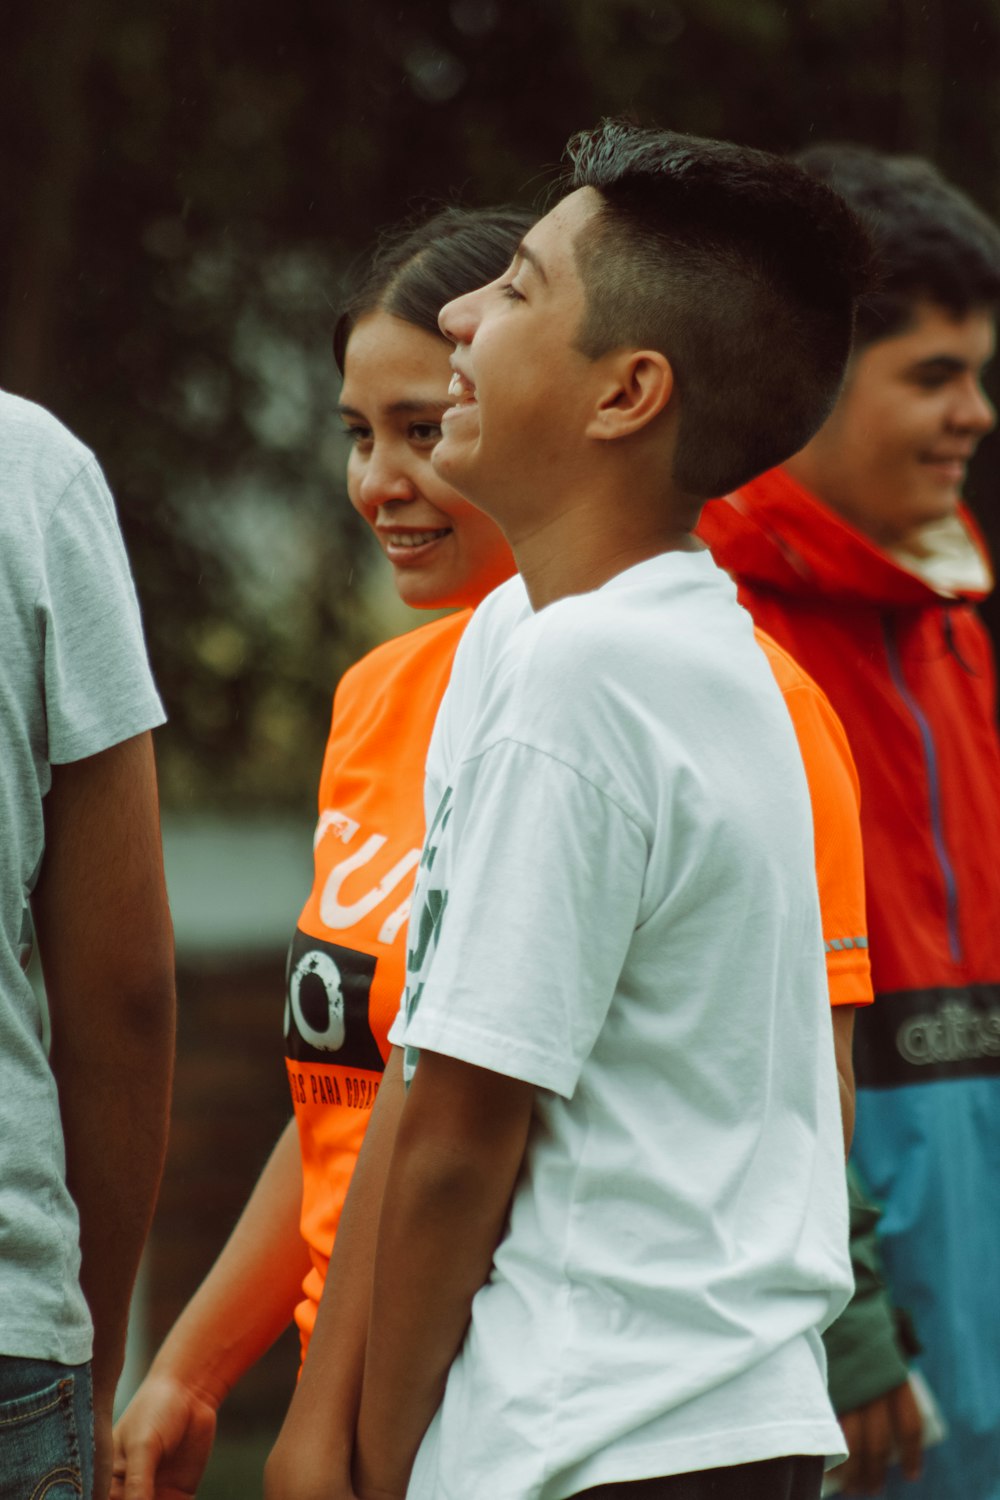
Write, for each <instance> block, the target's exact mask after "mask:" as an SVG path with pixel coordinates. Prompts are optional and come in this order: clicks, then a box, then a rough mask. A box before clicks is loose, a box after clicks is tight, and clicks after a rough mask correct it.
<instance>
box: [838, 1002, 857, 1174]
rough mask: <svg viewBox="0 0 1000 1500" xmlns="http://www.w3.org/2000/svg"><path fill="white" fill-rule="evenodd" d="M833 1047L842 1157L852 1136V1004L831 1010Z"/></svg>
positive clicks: (849, 1147)
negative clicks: (841, 1135)
mask: <svg viewBox="0 0 1000 1500" xmlns="http://www.w3.org/2000/svg"><path fill="white" fill-rule="evenodd" d="M833 1049H834V1055H835V1057H836V1061H837V1088H838V1092H839V1094H840V1119H841V1124H842V1126H843V1130H844V1159H845V1160H846V1159H847V1157H848V1156H849V1155H850V1152H851V1141H852V1140H853V1138H854V1109H855V1104H854V1094H855V1089H854V1006H853V1005H838V1006H835V1007H834V1010H833Z"/></svg>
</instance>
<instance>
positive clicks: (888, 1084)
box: [700, 146, 1000, 1500]
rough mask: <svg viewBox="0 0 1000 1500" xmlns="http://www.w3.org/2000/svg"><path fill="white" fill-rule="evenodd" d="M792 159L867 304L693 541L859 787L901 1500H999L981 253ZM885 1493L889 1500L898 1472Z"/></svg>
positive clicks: (858, 185)
mask: <svg viewBox="0 0 1000 1500" xmlns="http://www.w3.org/2000/svg"><path fill="white" fill-rule="evenodd" d="M801 160H802V164H803V165H805V166H806V167H807V168H808V169H809V170H810V171H812V172H813V173H814V174H815V175H817V176H818V177H821V178H822V179H823V180H825V181H827V182H829V183H830V184H831V185H832V186H834V187H836V188H837V189H838V190H839V191H840V192H841V193H842V194H843V195H844V196H845V197H846V198H847V200H848V202H849V203H850V204H851V206H852V207H853V208H854V209H855V211H856V212H858V213H859V214H860V216H861V217H862V219H863V220H864V222H865V223H866V226H867V227H868V229H869V231H870V233H871V234H872V236H873V239H874V240H875V243H876V248H877V250H878V252H879V255H880V259H881V267H880V269H881V271H882V277H883V279H882V283H881V287H880V290H879V293H878V295H877V296H875V297H874V298H869V299H868V300H867V302H866V303H865V304H863V305H862V308H861V311H860V316H859V322H858V328H857V335H856V341H855V351H854V355H853V357H852V360H851V364H850V365H849V368H848V375H847V380H846V383H845V387H844V390H843V392H842V394H841V397H840V400H839V402H838V403H837V405H836V407H835V409H834V411H833V413H832V414H831V416H830V417H829V419H828V420H827V422H826V423H825V424H824V426H823V427H822V428H821V429H820V431H819V432H818V433H817V435H816V436H815V437H814V438H813V439H812V440H811V442H810V443H809V444H808V445H807V446H806V447H805V448H804V449H803V450H802V451H801V452H800V453H798V454H797V455H796V456H795V457H794V458H792V459H790V460H789V461H788V462H787V463H786V464H785V465H783V466H782V467H781V468H779V469H774V470H772V471H771V472H770V473H768V474H765V475H764V476H762V477H761V478H760V479H758V480H755V481H754V482H753V483H751V484H750V485H747V486H745V487H744V488H743V489H741V490H740V491H738V492H737V493H735V494H733V495H730V496H729V497H728V498H727V499H725V500H720V501H716V502H713V503H712V504H711V505H709V506H708V507H707V508H706V510H705V512H704V515H703V518H702V523H701V527H700V533H701V535H702V536H703V537H704V538H705V540H707V541H708V542H709V544H710V545H711V547H712V549H713V551H714V553H715V556H716V559H717V561H719V562H720V563H722V565H723V566H725V567H727V568H728V569H730V571H731V572H732V573H733V574H734V575H735V576H736V578H737V580H738V583H739V585H740V597H741V600H742V602H743V603H744V604H746V605H747V607H748V608H749V609H750V610H751V612H752V614H753V615H754V618H755V620H756V621H757V623H758V624H759V625H760V626H761V627H762V628H763V629H765V630H767V631H768V632H769V633H770V634H772V635H774V636H775V637H776V638H777V639H778V640H779V641H781V643H782V644H783V645H784V646H786V647H787V648H788V650H789V651H791V653H792V654H793V655H794V656H795V657H796V659H797V660H798V661H799V662H800V663H801V664H802V665H803V666H804V667H805V668H806V670H807V671H808V672H809V673H810V674H811V675H812V676H813V677H815V678H816V680H817V681H818V682H819V683H820V685H821V686H822V687H823V688H824V689H825V691H826V692H827V694H828V695H829V697H830V699H831V702H832V703H833V706H834V708H835V709H836V711H837V713H838V714H839V715H840V718H841V719H842V721H843V723H844V726H845V728H846V729H847V732H848V735H849V738H850V740H851V745H852V749H853V751H854V755H855V758H856V760H857V764H858V771H859V775H860V779H861V788H862V825H863V832H864V839H865V859H866V879H867V890H868V911H869V934H870V942H871V960H872V977H873V981H874V985H875V991H876V1000H877V1002H878V1001H881V1003H876V1005H875V1006H874V1008H873V1010H872V1011H871V1012H870V1013H868V1014H866V1015H864V1016H860V1015H859V1018H858V1034H857V1041H856V1048H855V1065H856V1072H857V1083H858V1112H857V1127H856V1135H855V1148H854V1158H853V1159H854V1161H855V1163H856V1165H857V1166H858V1167H859V1168H860V1170H861V1172H862V1174H863V1176H864V1177H865V1178H866V1180H867V1183H868V1185H869V1187H870V1189H871V1191H872V1193H873V1195H874V1197H875V1198H876V1199H877V1200H880V1201H881V1202H882V1203H883V1204H884V1205H885V1215H884V1218H883V1221H882V1225H881V1242H882V1249H883V1253H884V1258H885V1262H886V1266H887V1270H888V1278H889V1283H890V1287H891V1291H892V1295H893V1299H894V1301H896V1302H897V1303H898V1304H900V1305H901V1306H904V1307H906V1308H907V1309H908V1310H909V1311H910V1312H911V1313H912V1314H913V1317H914V1319H915V1321H916V1325H917V1328H918V1331H919V1335H920V1338H921V1340H922V1342H923V1345H924V1351H923V1354H922V1356H921V1359H920V1362H919V1363H920V1366H921V1368H923V1369H924V1370H926V1373H927V1375H928V1378H929V1380H930V1383H931V1385H932V1387H933V1389H934V1390H935V1392H936V1393H937V1395H938V1397H939V1399H940V1400H941V1403H942V1406H943V1407H944V1414H945V1418H946V1421H947V1425H948V1429H949V1437H948V1439H947V1440H946V1441H945V1442H944V1443H943V1444H942V1445H941V1446H940V1447H935V1448H933V1449H931V1450H929V1451H928V1452H927V1454H926V1457H925V1463H924V1476H923V1479H922V1480H920V1481H918V1482H917V1483H916V1484H915V1485H914V1486H913V1487H908V1488H906V1493H907V1495H908V1496H909V1497H911V1500H915V1497H916V1496H918V1495H923V1496H927V1497H930V1496H933V1497H934V1500H958V1497H959V1496H961V1500H998V1497H1000V1353H998V1351H1000V1303H998V1301H997V1298H996V1292H995V1288H996V1281H997V1273H998V1270H1000V1251H998V1246H1000V1200H998V1199H997V1194H996V1181H997V1173H998V1169H1000V1144H998V1143H1000V860H998V857H997V851H998V849H1000V747H998V741H997V733H996V718H995V715H996V704H995V690H994V663H993V657H992V652H991V648H990V644H989V640H988V637H987V635H986V632H985V630H984V629H983V626H982V624H981V623H980V621H979V618H978V616H977V613H976V608H975V606H976V603H977V601H979V600H980V599H982V598H983V597H985V595H986V594H988V593H989V591H990V588H991V587H992V574H991V570H990V564H989V560H988V558H987V555H986V551H985V548H984V546H983V542H982V539H981V537H980V535H979V533H978V531H977V530H976V527H975V525H974V523H973V521H972V519H971V517H970V516H969V515H968V513H967V512H966V511H965V509H964V508H963V506H962V504H961V498H960V496H961V488H962V484H963V481H964V478H965V470H966V465H967V463H968V460H969V459H970V458H971V456H972V454H973V452H974V451H975V448H976V446H977V444H978V442H979V441H980V439H981V438H982V437H984V436H985V434H986V433H987V432H989V430H990V429H991V427H992V426H993V422H994V413H993V410H992V408H991V406H990V404H989V402H988V400H987V399H986V396H985V395H984V393H983V389H982V385H981V383H980V381H981V375H982V371H983V368H984V366H985V364H986V362H987V361H988V360H989V358H990V357H991V355H992V353H993V347H994V337H995V326H994V325H995V313H996V307H997V304H998V302H1000V233H998V232H997V229H996V228H995V226H994V225H993V224H992V223H991V222H990V221H989V220H987V219H986V218H985V217H984V216H983V215H982V214H981V213H980V212H979V211H978V210H977V209H976V208H975V207H974V206H973V205H972V204H971V203H970V202H969V201H968V199H966V198H965V197H964V196H963V195H962V194H961V193H959V192H958V191H957V190H956V189H954V188H952V187H951V186H950V185H949V184H947V183H945V182H944V181H943V180H942V179H941V177H940V176H939V175H938V174H937V173H936V172H935V170H934V169H933V168H932V167H930V166H929V165H928V164H927V163H925V162H922V161H918V160H915V159H909V158H891V157H885V156H881V155H879V154H878V153H876V152H873V151H868V150H865V149H862V148H858V147H849V146H841V147H817V148H814V149H813V150H811V151H809V152H807V153H805V154H804V155H803V157H802V158H801ZM846 1316H847V1317H848V1318H849V1317H850V1316H851V1312H850V1310H849V1312H848V1314H847V1315H846ZM855 1337H856V1339H857V1340H860V1341H864V1340H867V1339H868V1338H869V1334H868V1333H867V1332H866V1331H865V1329H864V1325H860V1326H859V1329H858V1333H857V1335H856V1336H855ZM869 1354H870V1351H869ZM863 1363H864V1365H865V1367H866V1382H867V1384H866V1385H865V1383H864V1382H863V1383H862V1387H856V1389H855V1393H854V1399H853V1400H850V1399H847V1404H846V1405H843V1401H842V1400H841V1401H838V1403H837V1404H838V1406H839V1407H841V1409H842V1411H844V1412H846V1413H847V1415H846V1417H845V1418H844V1423H845V1427H846V1428H847V1430H848V1433H849V1436H853V1437H854V1439H855V1441H854V1443H853V1444H852V1446H853V1447H854V1448H855V1457H854V1460H853V1462H854V1464H855V1467H854V1470H853V1472H852V1473H851V1474H850V1480H849V1482H850V1483H851V1484H853V1483H858V1484H863V1485H864V1487H865V1489H866V1491H870V1489H871V1487H872V1485H873V1484H874V1485H877V1484H879V1483H880V1482H882V1478H883V1474H884V1470H885V1463H886V1453H887V1449H888V1448H889V1446H890V1442H891V1439H892V1437H893V1435H894V1434H893V1429H894V1428H896V1429H897V1431H896V1433H895V1436H896V1438H897V1440H898V1439H899V1437H900V1436H901V1435H902V1434H901V1433H900V1431H899V1430H898V1429H900V1428H901V1427H905V1426H906V1425H907V1424H908V1422H910V1421H911V1420H912V1410H911V1409H910V1408H909V1406H908V1397H907V1396H906V1395H905V1391H906V1388H905V1387H901V1386H900V1377H901V1373H902V1371H901V1367H900V1366H899V1365H898V1364H897V1366H896V1370H895V1373H893V1372H892V1370H891V1368H890V1371H889V1373H888V1374H886V1373H884V1366H883V1367H881V1368H880V1367H879V1363H878V1361H876V1360H873V1359H872V1358H870V1357H866V1358H865V1360H864V1361H863ZM837 1365H838V1360H837V1358H836V1357H834V1359H833V1360H832V1369H831V1377H832V1381H833V1384H834V1386H836V1379H837ZM890 1365H891V1361H890ZM886 1483H887V1486H888V1487H887V1490H886V1493H887V1494H889V1495H895V1494H897V1493H900V1492H901V1489H902V1488H904V1486H903V1481H902V1480H901V1478H900V1476H899V1470H898V1469H897V1470H895V1471H890V1473H889V1476H888V1479H887V1480H886Z"/></svg>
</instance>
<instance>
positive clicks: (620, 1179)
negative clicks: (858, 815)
mask: <svg viewBox="0 0 1000 1500" xmlns="http://www.w3.org/2000/svg"><path fill="white" fill-rule="evenodd" d="M519 587H520V585H519V584H517V583H516V582H515V583H513V584H511V585H506V586H504V588H502V589H500V590H498V591H497V593H496V594H494V595H493V596H491V597H490V599H488V600H487V601H486V602H485V603H484V604H483V605H482V606H480V609H479V611H477V613H476V615H475V617H474V618H473V621H472V623H471V624H470V626H469V629H468V631H467V632H466V635H465V637H464V639H463V641H462V643H461V646H460V648H459V652H458V655H457V657H456V662H455V668H454V672H453V675H452V687H451V688H450V689H449V694H448V696H447V697H446V700H445V705H444V707H443V709H442V721H441V724H440V728H439V732H438V733H437V736H436V742H435V750H434V756H435V757H436V761H437V764H438V765H442V764H443V761H442V758H446V759H450V764H447V765H446V766H445V769H446V771H447V785H446V787H445V789H444V792H443V794H442V795H441V798H440V800H439V801H437V802H436V805H435V806H433V807H429V808H428V829H429V832H428V836H427V841H426V844H425V850H424V856H423V860H422V864H421V868H420V871H419V874H418V879H417V887H416V891H415V895H414V903H413V910H412V914H411V921H410V939H409V945H410V953H409V962H408V977H407V991H406V995H405V997H404V1003H403V1009H402V1010H401V1013H400V1016H399V1018H398V1019H397V1021H396V1024H395V1027H394V1029H393V1032H392V1040H393V1041H394V1042H397V1043H404V1044H405V1045H406V1047H407V1050H408V1060H409V1061H410V1062H411V1063H412V1062H413V1057H414V1049H419V1048H421V1047H426V1048H429V1049H432V1050H434V1051H436V1052H440V1053H444V1054H446V1055H448V1056H452V1057H457V1058H460V1059H463V1060H465V1061H467V1062H470V1063H473V1064H475V1065H477V1066H480V1067H485V1068H489V1069H492V1070H493V1071H494V1072H497V1073H502V1074H505V1075H509V1076H513V1077H517V1078H521V1079H524V1080H527V1081H529V1082H531V1083H533V1084H535V1085H536V1087H537V1090H538V1092H537V1096H536V1104H535V1118H534V1122H533V1126H532V1131H531V1135H530V1139H529V1144H528V1149H527V1153H526V1158H525V1163H524V1167H523V1170H522V1173H521V1176H520V1178H519V1180H518V1185H517V1188H516V1190H515V1194H514V1199H513V1202H512V1207H511V1215H510V1222H509V1226H508V1229H507V1232H506V1234H505V1236H504V1239H503V1241H502V1242H501V1244H500V1246H499V1247H498V1249H497V1252H496V1256H495V1262H494V1268H493V1272H492V1274H491V1276H490V1279H489V1281H488V1283H487V1285H485V1286H484V1287H483V1288H482V1289H481V1290H480V1291H479V1293H478V1294H477V1296H476V1298H475V1300H474V1303H473V1310H472V1322H471V1325H470V1329H469V1332H468V1334H467V1336H466V1339H465V1342H464V1344H463V1346H462V1348H461V1350H460V1352H459V1355H458V1356H457V1358H456V1360H455V1362H454V1364H453V1366H452V1369H451V1371H450V1374H449V1377H448V1383H447V1389H446V1393H445V1397H444V1401H443V1403H442V1406H441V1408H440V1410H439V1411H438V1413H437V1415H436V1416H435V1418H434V1421H433V1422H432V1424H431V1427H430V1429H429V1430H428V1433H427V1435H426V1437H425V1439H424V1442H423V1444H422V1446H421V1448H420V1451H419V1454H418V1456H417V1461H416V1464H415V1466H414V1471H413V1476H412V1479H411V1484H410V1489H409V1492H408V1494H409V1497H410V1500H468V1497H469V1496H471V1495H482V1496H489V1500H561V1497H564V1496H567V1495H571V1494H573V1493H575V1492H576V1491H577V1490H581V1489H585V1488H587V1487H589V1486H592V1485H597V1484H601V1483H608V1482H611V1481H616V1480H620V1481H625V1480H632V1479H639V1478H644V1477H649V1476H654V1475H662V1474H671V1473H680V1472H685V1471H689V1470H698V1469H705V1468H711V1467H715V1466H719V1465H728V1464H736V1463H744V1462H752V1461H755V1460H759V1459H765V1458H771V1457H775V1456H779V1455H782V1454H791V1453H806V1454H809V1453H812V1454H826V1455H829V1456H831V1457H832V1456H834V1455H840V1454H842V1444H841V1437H840V1432H839V1428H838V1426H837V1424H836V1421H835V1419H834V1417H833V1413H832V1411H831V1408H830V1405H829V1402H828V1399H827V1395H826V1382H825V1366H824V1360H823V1354H822V1346H821V1342H820V1338H819V1331H820V1329H821V1328H823V1327H824V1326H825V1325H826V1324H827V1323H828V1322H830V1321H831V1320H832V1319H833V1318H834V1317H835V1316H836V1315H837V1314H838V1312H839V1311H840V1309H841V1308H842V1307H843V1305H844V1303H845V1302H846V1300H847V1297H848V1294H849V1290H850V1285H851V1276H850V1269H849V1261H848V1254H847V1217H846V1203H845V1187H844V1169H843V1159H842V1137H841V1127H840V1115H839V1106H838V1099H837V1086H836V1072H835V1065H834V1058H833V1048H832V1037H831V1027H830V1017H829V1007H828V1001H827V993H826V980H825V973H824V965H823V944H822V939H821V934H820V924H819V913H818V906H817V898H816V887H815V874H814V864H813V850H812V826H811V818H810V812H809V799H808V792H807V789H806V783H805V777H804V773H803V770H802V763H801V760H800V757H799V753H798V749H797V746H796V742H795V737H794V734H793V731H792V727H791V723H790V720H789V717H788V714H787V712H786V710H785V708H784V705H783V702H782V699H781V694H780V692H779V690H778V688H777V685H776V683H775V680H774V677H773V675H772V673H771V671H770V668H769V666H768V664H767V661H766V659H765V658H764V656H763V654H762V653H761V652H760V650H759V649H758V647H757V646H756V644H755V642H754V637H753V628H752V622H751V620H750V617H749V615H747V614H746V613H745V612H744V611H743V610H741V609H740V608H739V607H738V605H737V604H736V599H735V591H734V588H733V586H732V584H731V583H730V581H729V579H728V578H727V577H726V576H725V575H724V574H723V573H721V572H720V571H719V570H718V569H717V568H716V566H715V564H714V563H713V562H712V560H711V558H710V556H709V555H708V553H679V552H673V553H666V554H664V555H662V556H659V557H656V558H653V559H651V560H649V561H647V562H645V563H642V564H640V565H639V566H637V567H634V568H631V569H629V570H628V571H627V572H625V573H622V574H620V575H619V576H618V577H616V578H614V579H612V580H611V582H609V583H608V584H606V585H605V586H604V587H603V588H601V589H599V590H596V591H595V592H593V593H590V594H585V595H579V596H575V597H571V598H567V599H563V600H560V601H559V602H557V603H555V604H553V605H551V606H549V607H548V608H547V609H544V610H542V611H540V612H539V613H538V614H530V613H529V614H528V615H527V616H526V617H525V614H524V611H523V608H521V607H520V606H519V605H518V603H517V591H518V588H519ZM484 664H485V666H486V667H488V670H485V669H484ZM470 710H471V722H468V723H467V724H462V725H459V726H458V727H457V729H456V733H455V736H452V734H451V731H450V729H449V723H448V718H449V715H451V714H452V713H457V716H458V717H459V718H460V719H463V720H464V719H465V717H466V716H467V715H468V714H469V713H470Z"/></svg>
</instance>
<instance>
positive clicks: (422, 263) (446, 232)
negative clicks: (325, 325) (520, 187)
mask: <svg viewBox="0 0 1000 1500" xmlns="http://www.w3.org/2000/svg"><path fill="white" fill-rule="evenodd" d="M534 222H535V215H534V214H531V213H528V212H527V210H525V209H520V208H512V207H510V206H509V205H503V206H501V207H498V208H457V207H452V208H444V209H441V210H440V211H439V212H438V213H436V214H434V215H433V216H432V217H431V218H429V219H426V220H424V221H423V222H422V223H419V224H413V223H412V222H410V223H408V224H403V225H401V226H399V227H398V228H396V229H390V230H389V231H388V232H387V233H386V234H384V235H383V236H382V238H381V240H380V241H379V244H378V247H377V249H376V251H375V254H374V256H373V257H372V259H371V261H370V263H369V264H368V266H367V268H366V270H365V272H364V274H363V276H362V277H361V280H360V281H359V283H358V284H357V286H356V287H355V288H354V290H353V292H352V293H351V294H350V296H349V297H348V299H347V301H346V303H345V305H344V310H343V312H342V313H341V315H340V317H339V318H338V319H337V322H336V325H335V327H334V330H333V357H334V359H335V360H336V361H337V368H338V369H339V370H340V372H341V374H343V372H344V355H345V353H346V351H347V341H348V339H349V338H350V336H351V330H352V329H353V328H354V326H355V324H356V323H359V322H360V321H361V319H362V318H364V317H367V316H368V314H369V313H373V312H388V313H392V314H393V315H394V316H395V317H397V318H402V319H403V321H404V322H405V323H412V324H413V326H414V327H415V328H422V329H424V331H425V332H427V333H435V334H438V335H440V336H441V337H442V338H443V335H441V330H440V328H439V327H438V314H439V313H440V311H441V309H442V307H444V305H445V303H446V302H451V301H452V300H453V299H454V298H455V297H461V296H464V295H465V293H466V292H473V291H476V290H477V288H478V287H481V286H484V285H485V284H486V283H487V282H489V281H495V280H496V278H497V277H498V276H500V275H502V274H503V272H504V271H505V270H506V269H507V267H508V266H509V265H510V263H511V261H512V260H513V258H514V251H515V250H516V249H517V247H518V245H519V244H520V242H521V240H522V239H523V238H524V236H525V234H527V232H528V230H529V229H530V228H531V226H532V224H533V223H534Z"/></svg>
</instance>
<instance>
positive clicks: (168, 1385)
mask: <svg viewBox="0 0 1000 1500" xmlns="http://www.w3.org/2000/svg"><path fill="white" fill-rule="evenodd" d="M216 1414H217V1413H216V1406H215V1403H214V1401H213V1400H212V1398H211V1397H209V1395H208V1394H207V1393H206V1392H205V1391H202V1390H197V1389H194V1388H192V1387H190V1386H187V1385H184V1384H182V1382H180V1381H179V1380H175V1379H174V1378H172V1377H171V1376H169V1375H162V1374H157V1372H156V1371H155V1370H151V1371H150V1373H149V1374H148V1375H147V1376H146V1379H145V1380H144V1381H143V1383H142V1385H141V1386H140V1387H139V1389H138V1390H137V1391H136V1393H135V1395H134V1396H133V1397H132V1400H131V1401H130V1402H129V1404H128V1407H127V1408H126V1410H125V1412H124V1413H123V1415H122V1417H121V1419H120V1420H119V1422H118V1423H117V1425H116V1427H115V1430H114V1468H113V1475H112V1480H111V1500H191V1497H192V1496H193V1495H195V1494H196V1492H197V1489H198V1485H199V1483H200V1481H201V1477H202V1475H203V1474H204V1472H205V1465H206V1464H207V1463H208V1459H209V1455H210V1453H211V1451H212V1443H213V1442H214V1440H215V1423H216ZM100 1500H103V1497H100Z"/></svg>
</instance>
